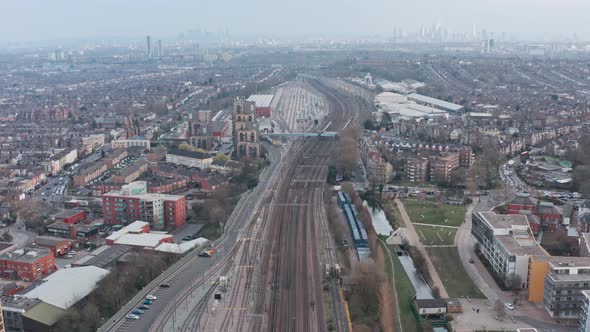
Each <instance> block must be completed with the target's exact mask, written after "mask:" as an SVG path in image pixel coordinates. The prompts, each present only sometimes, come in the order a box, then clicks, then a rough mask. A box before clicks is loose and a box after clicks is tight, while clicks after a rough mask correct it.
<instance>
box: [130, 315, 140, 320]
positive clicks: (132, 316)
mask: <svg viewBox="0 0 590 332" xmlns="http://www.w3.org/2000/svg"><path fill="white" fill-rule="evenodd" d="M127 318H128V319H135V320H138V319H139V316H137V315H134V314H129V315H127Z"/></svg>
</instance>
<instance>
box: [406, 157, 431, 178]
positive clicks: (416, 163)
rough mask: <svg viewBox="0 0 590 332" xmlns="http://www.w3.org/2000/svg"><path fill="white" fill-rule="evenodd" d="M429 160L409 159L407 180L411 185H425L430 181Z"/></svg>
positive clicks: (421, 158)
mask: <svg viewBox="0 0 590 332" xmlns="http://www.w3.org/2000/svg"><path fill="white" fill-rule="evenodd" d="M428 164H429V163H428V158H424V157H417V158H407V159H406V161H405V173H406V178H407V179H408V181H410V182H411V183H424V182H426V181H427V180H428Z"/></svg>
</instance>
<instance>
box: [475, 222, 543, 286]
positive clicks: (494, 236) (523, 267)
mask: <svg viewBox="0 0 590 332" xmlns="http://www.w3.org/2000/svg"><path fill="white" fill-rule="evenodd" d="M472 221H473V223H472V227H471V234H472V235H473V236H474V237H475V239H476V240H477V242H478V243H479V246H480V252H481V256H482V257H483V259H484V260H485V261H487V265H488V269H489V270H490V273H491V274H492V275H493V276H494V278H495V279H496V281H497V282H500V283H502V284H504V285H505V286H506V287H515V288H527V287H528V282H529V258H530V257H532V256H548V254H547V253H546V252H545V250H543V248H541V247H540V246H539V245H538V244H537V242H536V241H535V238H534V237H533V235H532V230H531V228H530V227H529V222H528V219H527V216H526V215H498V214H496V213H494V212H477V213H473V215H472Z"/></svg>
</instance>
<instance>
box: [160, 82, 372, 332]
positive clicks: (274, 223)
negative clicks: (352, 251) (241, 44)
mask: <svg viewBox="0 0 590 332" xmlns="http://www.w3.org/2000/svg"><path fill="white" fill-rule="evenodd" d="M302 84H304V85H307V86H308V87H310V89H312V91H318V92H320V93H322V95H323V98H324V99H325V100H326V102H327V106H328V109H329V111H330V112H329V113H328V114H327V116H326V117H325V119H324V122H323V123H320V124H318V126H317V127H318V128H324V127H327V128H325V129H326V130H333V131H337V130H339V129H341V128H343V127H344V126H345V125H346V124H347V123H348V122H349V121H350V119H351V118H353V119H356V118H358V116H357V114H358V111H359V110H362V108H363V107H364V106H363V105H362V103H361V102H359V100H358V99H356V98H353V97H347V96H346V95H343V94H342V93H341V92H338V91H336V90H335V89H334V88H333V87H330V86H329V85H327V84H325V83H324V82H322V81H321V80H317V79H313V78H304V79H303V82H302ZM334 147H335V142H334V140H333V139H331V138H324V137H313V138H310V139H303V138H299V139H297V140H295V141H292V142H291V143H290V147H289V150H288V152H287V153H286V154H285V156H284V157H283V158H282V160H281V161H280V163H279V165H278V166H277V170H276V172H275V173H274V174H277V176H276V180H275V179H274V175H273V180H272V181H270V182H269V183H270V184H269V185H268V187H267V189H266V191H265V192H266V193H265V195H266V197H265V198H263V200H262V204H261V207H262V209H261V210H259V211H257V212H256V215H255V216H253V220H257V221H256V222H252V221H249V222H248V223H247V226H246V227H245V231H243V235H242V236H243V237H248V238H250V239H249V240H248V241H238V242H237V243H236V244H235V245H234V246H233V247H232V248H231V250H230V252H229V253H227V254H226V255H225V256H224V259H223V260H222V261H221V262H220V263H219V264H218V266H217V268H216V269H214V270H212V271H209V272H210V273H208V274H207V275H208V276H210V275H213V274H216V273H228V272H229V271H231V270H232V269H233V270H235V269H236V268H237V271H236V272H235V273H234V274H233V276H232V282H230V284H232V285H233V288H232V289H230V290H228V292H227V293H226V295H225V299H226V300H225V302H224V303H223V306H219V308H218V309H219V310H217V313H216V315H217V316H218V317H217V318H215V319H212V320H213V321H215V322H210V320H209V317H207V316H208V315H206V314H205V312H206V311H207V310H206V308H207V301H208V299H209V298H210V296H211V294H212V293H211V292H213V291H214V290H213V289H214V287H212V288H210V289H209V290H208V292H209V293H208V294H205V296H204V297H203V299H202V300H201V301H200V302H198V303H197V305H196V306H195V307H194V308H192V310H191V311H190V313H189V315H188V318H187V319H186V320H185V321H184V322H183V323H182V325H180V326H179V327H180V328H182V329H184V330H187V329H188V330H190V329H192V330H194V329H195V328H197V327H198V328H200V330H208V329H209V330H211V329H213V330H219V331H230V330H236V331H255V332H258V331H281V332H283V331H285V332H289V331H306V332H307V331H311V332H314V331H318V332H319V331H326V330H327V326H326V322H325V317H324V310H326V308H324V305H323V301H322V296H323V285H324V277H323V267H324V264H322V263H325V262H328V263H329V264H333V263H334V260H335V259H334V257H333V256H332V255H331V254H333V253H331V254H330V253H327V254H324V255H320V254H321V253H323V251H325V250H326V248H324V245H325V242H326V240H330V239H329V236H328V237H327V238H326V237H322V234H329V228H328V225H327V222H326V220H325V207H324V204H323V196H324V188H325V180H326V178H327V174H328V165H329V164H330V162H331V158H332V156H333V155H332V154H333V150H334ZM247 235H250V236H247ZM245 267H248V268H245ZM250 267H252V268H250ZM203 279H205V278H203ZM202 282H204V280H201V281H200V282H199V281H196V282H194V284H195V286H194V287H199V286H200V285H201V283H202ZM332 288H334V289H336V287H332ZM190 292H191V289H187V292H183V293H184V294H188V293H190ZM331 296H332V297H333V299H334V301H337V302H340V298H339V297H338V298H337V297H336V293H335V292H334V291H331ZM223 307H225V310H224V308H223ZM232 309H240V310H235V311H232ZM171 314H172V311H166V312H165V313H163V315H164V316H165V319H160V320H159V322H165V321H167V320H169V318H170V315H171ZM222 315H223V316H222ZM205 317H207V318H205ZM334 318H335V319H336V320H337V321H338V322H340V321H344V320H345V319H346V318H345V317H342V313H341V312H340V311H339V310H337V312H336V314H335V315H334ZM205 319H206V320H207V324H205V328H204V329H203V328H201V326H202V324H201V322H202V321H203V320H205ZM209 323H211V324H209ZM340 326H341V324H337V330H338V331H348V330H347V329H345V328H340ZM165 328H166V325H165V324H160V325H159V326H154V327H153V328H152V329H151V330H150V331H163V330H164V329H165Z"/></svg>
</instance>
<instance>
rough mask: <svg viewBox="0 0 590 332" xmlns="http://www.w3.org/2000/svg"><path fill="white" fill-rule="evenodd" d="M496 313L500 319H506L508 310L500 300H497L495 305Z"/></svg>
mask: <svg viewBox="0 0 590 332" xmlns="http://www.w3.org/2000/svg"><path fill="white" fill-rule="evenodd" d="M494 311H495V312H496V315H497V316H498V319H500V320H502V319H504V317H506V308H505V307H504V303H502V301H501V300H500V299H498V300H496V302H495V303H494Z"/></svg>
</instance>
